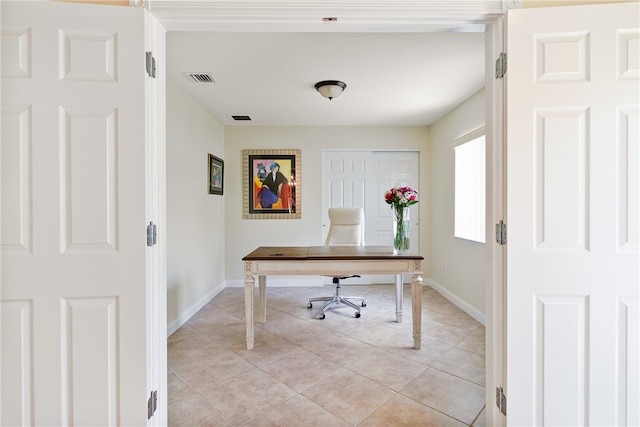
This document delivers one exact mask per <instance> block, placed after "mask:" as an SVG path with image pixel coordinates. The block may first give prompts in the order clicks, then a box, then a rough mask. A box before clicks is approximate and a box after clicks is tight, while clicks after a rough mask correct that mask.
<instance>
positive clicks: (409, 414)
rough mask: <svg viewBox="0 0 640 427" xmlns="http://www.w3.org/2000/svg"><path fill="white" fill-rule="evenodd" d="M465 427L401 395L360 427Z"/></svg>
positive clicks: (387, 403)
mask: <svg viewBox="0 0 640 427" xmlns="http://www.w3.org/2000/svg"><path fill="white" fill-rule="evenodd" d="M389 426H393V427H416V426H420V427H445V426H446V427H463V426H465V424H463V423H461V422H460V421H458V420H454V419H453V418H451V417H448V416H447V415H445V414H443V413H441V412H438V411H436V410H434V409H432V408H429V407H428V406H425V405H423V404H421V403H418V402H416V401H415V400H412V399H409V398H408V397H406V396H403V395H401V394H398V395H395V396H394V397H393V398H392V399H390V400H389V401H387V402H386V403H385V404H384V405H382V406H381V407H380V408H378V409H377V410H376V411H375V412H374V413H373V414H371V415H370V416H369V417H367V418H366V419H365V420H364V421H363V422H361V423H360V424H358V427H389Z"/></svg>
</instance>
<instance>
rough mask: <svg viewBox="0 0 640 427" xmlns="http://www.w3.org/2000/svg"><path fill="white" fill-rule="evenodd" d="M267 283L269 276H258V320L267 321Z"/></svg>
mask: <svg viewBox="0 0 640 427" xmlns="http://www.w3.org/2000/svg"><path fill="white" fill-rule="evenodd" d="M266 285H267V276H258V291H259V293H258V295H259V298H258V302H259V306H258V322H260V323H267V296H266V293H265V288H266Z"/></svg>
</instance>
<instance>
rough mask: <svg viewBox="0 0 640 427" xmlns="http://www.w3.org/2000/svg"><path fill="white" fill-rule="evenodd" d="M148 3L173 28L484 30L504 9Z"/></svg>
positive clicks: (475, 0) (386, 1) (460, 2)
mask: <svg viewBox="0 0 640 427" xmlns="http://www.w3.org/2000/svg"><path fill="white" fill-rule="evenodd" d="M149 7H150V10H151V12H152V13H153V14H154V16H156V17H157V18H158V20H159V21H160V22H161V23H162V24H163V25H164V26H165V28H166V29H167V30H169V31H279V32H283V31H284V32H287V31H297V32H309V31H314V32H315V31H321V32H322V31H326V32H333V31H339V32H352V31H358V32H379V31H403V32H416V31H420V32H425V31H426V32H429V31H474V32H484V29H485V26H484V24H485V23H488V22H491V21H492V20H493V19H495V18H496V17H497V16H500V15H501V14H502V13H503V4H502V0H404V1H399V0H398V1H396V0H376V1H369V0H360V1H354V0H352V1H340V0H333V1H329V2H327V1H321V0H317V1H305V2H301V1H299V0H279V1H274V0H263V1H257V0H253V1H246V0H235V1H211V0H190V1H185V0H153V1H152V2H150V6H149ZM324 17H335V18H338V20H337V21H335V22H330V23H327V22H323V20H322V18H324Z"/></svg>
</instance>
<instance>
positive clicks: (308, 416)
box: [244, 395, 350, 427]
mask: <svg viewBox="0 0 640 427" xmlns="http://www.w3.org/2000/svg"><path fill="white" fill-rule="evenodd" d="M349 425H350V424H348V423H347V422H345V421H343V420H341V419H340V418H339V417H337V416H335V415H333V414H332V413H331V412H329V411H327V410H326V409H324V408H321V407H320V406H318V405H316V404H315V403H313V402H312V401H310V400H309V399H307V398H306V397H304V396H301V395H296V396H294V397H292V398H291V399H289V400H287V401H285V402H283V403H281V404H279V405H278V406H276V407H274V408H273V409H271V410H270V411H268V412H267V413H265V414H262V415H259V416H257V417H256V418H254V419H253V420H251V421H249V422H248V423H246V424H244V426H245V427H282V426H305V427H329V426H330V427H343V426H344V427H348V426H349Z"/></svg>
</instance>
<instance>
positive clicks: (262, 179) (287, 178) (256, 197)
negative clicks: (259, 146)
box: [242, 150, 301, 219]
mask: <svg viewBox="0 0 640 427" xmlns="http://www.w3.org/2000/svg"><path fill="white" fill-rule="evenodd" d="M242 171H243V180H244V182H243V192H244V194H243V199H242V208H243V209H242V211H243V217H244V218H253V219H260V218H265V219H272V218H300V216H301V215H300V189H301V187H300V176H301V169H300V150H243V152H242Z"/></svg>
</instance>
